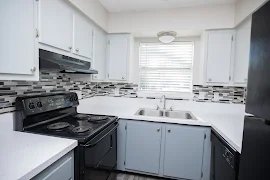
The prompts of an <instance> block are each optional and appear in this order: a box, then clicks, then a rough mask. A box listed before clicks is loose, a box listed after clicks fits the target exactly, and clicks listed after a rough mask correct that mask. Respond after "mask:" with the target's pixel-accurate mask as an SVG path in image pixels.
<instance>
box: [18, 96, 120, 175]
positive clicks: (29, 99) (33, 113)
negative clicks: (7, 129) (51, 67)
mask: <svg viewBox="0 0 270 180" xmlns="http://www.w3.org/2000/svg"><path fill="white" fill-rule="evenodd" d="M78 105H79V100H78V97H77V94H76V93H61V94H44V95H38V96H25V97H18V98H16V109H17V111H16V113H15V129H16V130H17V131H23V132H28V133H35V134H43V135H48V136H56V137H62V138H69V139H75V140H78V144H79V145H78V147H77V148H76V149H75V150H74V154H75V155H74V157H75V166H74V167H75V169H74V171H75V180H96V179H99V180H107V179H114V178H115V173H114V169H115V167H116V164H117V152H116V150H117V149H116V148H117V142H116V140H117V127H118V118H117V117H115V116H105V115H94V114H80V113H78V112H77V106H78Z"/></svg>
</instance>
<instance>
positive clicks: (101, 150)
mask: <svg viewBox="0 0 270 180" xmlns="http://www.w3.org/2000/svg"><path fill="white" fill-rule="evenodd" d="M118 125H119V124H118V122H115V123H114V124H112V125H110V126H109V127H107V128H106V129H104V130H103V131H102V132H101V133H99V134H98V135H97V136H95V137H94V138H93V139H92V140H90V141H89V142H88V143H87V144H85V145H81V146H83V149H84V170H83V174H81V178H80V179H81V180H107V179H113V178H114V177H115V173H114V172H113V170H114V169H115V167H116V164H117V144H116V139H117V127H118Z"/></svg>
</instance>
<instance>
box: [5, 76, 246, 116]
mask: <svg viewBox="0 0 270 180" xmlns="http://www.w3.org/2000/svg"><path fill="white" fill-rule="evenodd" d="M65 91H74V92H77V93H78V94H79V98H81V99H84V98H89V97H93V96H114V97H128V98H137V97H138V96H137V91H138V85H137V84H130V83H112V82H101V83H96V82H90V81H74V78H72V77H71V76H70V75H69V74H62V73H41V74H40V81H38V82H35V81H0V113H4V112H10V111H14V102H15V99H16V97H17V96H19V95H37V94H44V93H60V92H65ZM193 94H194V98H193V101H198V102H217V103H238V104H244V103H245V101H246V88H243V87H225V86H197V85H195V86H193ZM175 100H180V99H175Z"/></svg>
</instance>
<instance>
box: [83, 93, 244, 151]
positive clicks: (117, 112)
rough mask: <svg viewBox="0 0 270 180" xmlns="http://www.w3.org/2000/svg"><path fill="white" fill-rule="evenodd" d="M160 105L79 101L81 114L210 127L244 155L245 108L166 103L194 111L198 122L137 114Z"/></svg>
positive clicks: (113, 99) (114, 100)
mask: <svg viewBox="0 0 270 180" xmlns="http://www.w3.org/2000/svg"><path fill="white" fill-rule="evenodd" d="M157 105H159V107H161V104H160V102H159V99H143V98H140V99H139V98H123V97H119V98H117V97H102V96H101V97H93V98H89V99H83V100H80V105H79V107H78V112H80V113H89V114H103V115H114V116H118V117H119V118H121V119H131V120H142V121H152V122H163V123H174V124H187V125H196V126H209V127H212V128H213V129H214V130H216V131H217V132H218V133H219V134H220V135H221V136H222V137H223V138H224V139H225V140H226V141H227V142H228V143H229V144H230V145H231V146H232V147H233V148H234V149H236V150H237V151H238V152H239V153H241V148H242V138H243V126H244V116H245V105H243V104H221V103H204V102H194V101H175V100H167V107H170V106H172V107H173V109H174V110H184V111H191V112H192V114H193V115H194V116H196V117H197V118H198V121H194V120H180V119H172V118H163V117H161V118H160V117H147V116H138V115H135V113H136V112H137V111H138V109H140V108H150V109H155V108H156V106H157Z"/></svg>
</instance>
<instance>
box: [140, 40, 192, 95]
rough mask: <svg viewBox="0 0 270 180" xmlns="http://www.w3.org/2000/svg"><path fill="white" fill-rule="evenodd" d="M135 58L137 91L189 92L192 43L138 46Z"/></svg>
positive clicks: (143, 44)
mask: <svg viewBox="0 0 270 180" xmlns="http://www.w3.org/2000/svg"><path fill="white" fill-rule="evenodd" d="M139 57H140V79H139V87H140V90H141V91H152V92H153V91H156V92H180V93H190V92H191V91H192V67H193V59H194V42H174V43H170V44H162V43H141V44H140V56H139Z"/></svg>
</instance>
